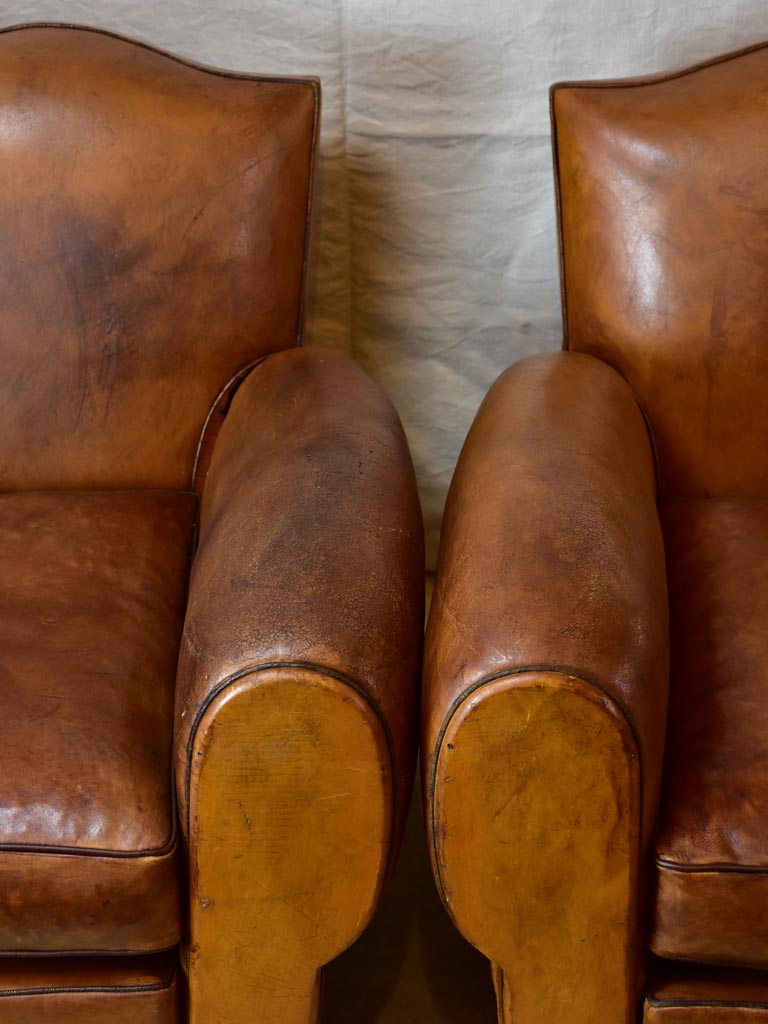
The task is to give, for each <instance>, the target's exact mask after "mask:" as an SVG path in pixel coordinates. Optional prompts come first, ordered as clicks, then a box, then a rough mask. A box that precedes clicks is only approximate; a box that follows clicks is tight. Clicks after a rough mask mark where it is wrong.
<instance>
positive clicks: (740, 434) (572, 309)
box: [552, 44, 768, 497]
mask: <svg viewBox="0 0 768 1024" xmlns="http://www.w3.org/2000/svg"><path fill="white" fill-rule="evenodd" d="M552 113H553V130H554V138H555V163H556V179H557V185H558V196H559V214H560V232H561V261H562V263H561V269H562V283H563V307H564V321H565V345H566V347H568V348H572V349H576V350H578V351H582V352H589V353H591V354H592V355H595V356H597V357H598V358H600V359H603V360H605V361H606V362H608V363H610V364H611V365H613V366H614V367H616V369H618V370H619V371H620V372H621V373H622V374H623V375H624V376H625V377H626V378H627V380H628V381H629V383H630V384H631V385H632V387H633V388H634V389H635V391H636V392H637V395H638V397H639V399H640V401H641V403H642V404H643V406H644V407H645V409H646V412H647V413H648V416H649V419H650V421H651V425H652V428H653V431H654V434H655V438H656V443H657V447H658V451H659V465H660V473H661V483H662V489H663V491H664V492H666V493H673V494H679V495H686V494H687V495H696V496H705V495H708V496H719V497H725V496H731V497H749V496H758V495H766V494H768V44H764V45H762V46H758V47H754V48H752V49H750V50H744V51H741V52H740V53H737V54H731V55H727V56H725V57H722V58H719V59H717V60H714V61H711V62H709V63H707V64H703V65H699V66H697V67H695V68H691V69H689V70H686V71H682V72H679V73H677V74H672V75H667V76H659V77H656V78H647V79H635V80H632V81H624V82H597V83H574V84H570V83H567V84H563V85H558V86H555V87H553V90H552Z"/></svg>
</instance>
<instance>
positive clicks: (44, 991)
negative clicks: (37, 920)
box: [0, 980, 172, 999]
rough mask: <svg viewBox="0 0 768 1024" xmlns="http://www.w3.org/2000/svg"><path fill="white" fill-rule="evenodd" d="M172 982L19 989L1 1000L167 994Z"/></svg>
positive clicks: (0, 996) (1, 993) (0, 997)
mask: <svg viewBox="0 0 768 1024" xmlns="http://www.w3.org/2000/svg"><path fill="white" fill-rule="evenodd" d="M171 984H172V981H171V980H169V981H160V982H153V983H152V984H151V985H77V986H72V987H67V986H63V985H51V986H50V987H46V988H42V987H40V988H17V989H12V990H11V991H7V992H0V999H7V998H8V997H10V996H58V995H70V994H71V995H83V994H85V993H89V992H102V993H112V994H114V995H130V994H133V993H134V992H165V991H167V990H168V989H169V988H170V987H171Z"/></svg>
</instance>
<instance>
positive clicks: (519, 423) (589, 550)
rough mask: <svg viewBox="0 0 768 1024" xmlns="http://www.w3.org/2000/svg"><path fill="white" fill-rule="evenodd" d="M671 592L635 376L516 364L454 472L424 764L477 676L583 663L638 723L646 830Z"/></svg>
mask: <svg viewBox="0 0 768 1024" xmlns="http://www.w3.org/2000/svg"><path fill="white" fill-rule="evenodd" d="M665 591H666V578H665V573H664V555H663V547H662V539H661V529H660V525H659V519H658V514H657V511H656V491H655V479H654V464H653V455H652V450H651V445H650V443H649V439H648V434H647V432H646V428H645V424H644V422H643V418H642V415H641V414H640V411H639V410H638V408H637V405H636V403H635V400H634V398H633V396H632V393H631V392H630V390H629V388H627V386H626V384H625V383H624V382H623V381H622V380H621V378H620V377H619V376H618V374H616V373H615V372H614V371H613V370H611V369H610V368H609V367H607V366H605V365H604V364H602V363H600V362H598V361H597V360H595V359H592V358H591V357H589V356H585V355H580V354H576V353H554V354H550V355H543V356H533V357H529V358H528V359H524V360H521V361H520V362H518V363H516V364H515V365H514V366H512V367H511V368H510V369H509V370H507V371H506V372H505V373H504V374H502V376H501V377H500V378H499V380H498V381H497V382H496V384H494V386H493V387H492V388H491V390H490V392H489V393H488V395H487V397H486V399H485V401H484V402H483V405H482V406H481V408H480V411H479V412H478V414H477V417H476V419H475V422H474V424H473V426H472V429H471V431H470V433H469V436H468V437H467V440H466V443H465V445H464V448H463V450H462V453H461V457H460V460H459V465H458V468H457V471H456V474H455V475H454V478H453V482H452V484H451V490H450V494H449V498H448V504H447V507H446V516H445V521H444V525H443V534H442V542H441V553H440V564H439V567H438V575H437V582H436V589H435V595H434V597H433V600H432V608H431V612H430V620H429V626H428V630H427V642H426V650H425V680H424V710H425V714H424V737H423V750H424V757H425V759H427V762H428V766H429V765H431V764H432V763H433V759H434V758H435V757H436V756H437V753H438V749H439V742H440V737H441V730H442V728H443V726H444V723H445V722H446V721H447V719H448V718H449V717H450V715H451V714H452V712H453V710H454V709H455V707H456V706H457V704H458V703H459V702H460V701H461V700H463V699H464V698H465V697H466V696H467V695H468V694H469V693H471V691H472V688H473V687H475V686H477V684H478V683H480V682H482V681H483V680H487V679H490V678H494V677H497V676H502V675H504V674H512V673H521V672H524V671H531V670H542V671H550V670H551V671H559V672H561V673H563V675H564V676H566V675H573V676H577V677H579V678H580V679H583V680H586V681H587V682H588V683H590V684H592V685H594V686H595V687H597V688H598V689H599V690H601V691H603V693H604V694H605V696H606V697H608V698H609V699H610V700H611V701H612V702H613V703H614V704H615V706H616V707H617V708H618V709H619V713H620V714H623V715H625V716H626V717H627V719H628V720H629V722H630V724H631V727H632V730H633V732H634V733H635V736H636V738H637V742H638V746H639V749H640V758H641V767H642V771H643V776H644V785H643V795H644V801H645V807H644V813H643V828H644V834H645V840H646V842H647V841H648V840H649V839H650V834H651V829H652V828H653V824H654V821H655V817H656V801H657V799H658V791H659V783H660V776H661V764H662V754H663V736H664V722H665V719H666V711H667V683H668V651H667V643H668V630H667V610H666V593H665ZM426 777H427V778H428V777H429V767H428V768H427V775H426ZM638 827H639V824H638Z"/></svg>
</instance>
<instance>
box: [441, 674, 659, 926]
mask: <svg viewBox="0 0 768 1024" xmlns="http://www.w3.org/2000/svg"><path fill="white" fill-rule="evenodd" d="M543 672H547V673H549V674H551V675H560V676H563V677H564V678H565V677H568V676H570V677H571V678H572V679H577V680H579V682H582V683H584V684H586V685H587V686H591V687H592V688H594V689H595V690H597V691H599V692H600V693H601V694H602V695H603V696H604V697H605V698H606V700H607V701H609V702H610V704H611V705H612V706H613V707H615V708H616V709H617V710H618V711H619V712H620V713H621V717H622V718H623V719H624V721H625V722H626V723H627V726H628V728H629V731H630V733H631V735H632V738H633V740H634V743H635V749H636V750H637V760H638V771H639V778H640V821H639V834H640V835H642V832H643V805H644V796H645V792H644V790H645V779H644V773H643V750H642V747H641V745H640V740H639V737H638V734H637V730H636V728H635V723H634V722H633V721H632V718H631V716H630V714H629V712H628V710H627V708H625V707H624V705H623V704H622V703H621V702H620V701H619V700H617V698H616V697H614V696H613V694H611V693H609V692H608V690H606V688H605V687H604V686H603V685H602V684H601V683H600V682H598V681H597V680H596V679H592V678H590V677H589V676H587V675H585V674H584V673H583V672H579V671H578V670H576V669H572V668H569V667H567V666H563V665H522V666H520V667H514V668H505V669H500V670H499V671H498V672H493V673H491V674H490V675H487V676H483V678H482V679H479V680H477V681H476V682H474V683H471V684H470V685H469V686H467V687H466V688H465V689H464V691H463V692H462V693H461V694H460V695H459V696H458V697H457V698H456V699H455V700H454V702H453V704H451V706H450V708H449V709H448V711H447V713H446V715H445V718H444V719H443V724H442V725H441V726H440V732H439V733H438V736H437V740H436V742H435V749H434V752H433V753H432V758H431V762H432V763H431V765H430V769H429V781H428V783H427V796H428V799H429V807H428V808H427V814H428V815H429V833H430V838H429V848H430V856H431V859H432V864H433V865H434V874H435V883H436V885H437V890H438V892H439V894H440V899H441V900H442V902H443V905H444V906H445V908H446V910H447V912H448V915H449V916H450V917H451V920H453V917H452V915H451V911H450V909H449V908H448V906H447V903H446V900H445V889H444V888H443V879H442V876H441V873H440V865H439V862H438V859H437V838H436V835H437V833H436V829H435V783H436V775H437V762H438V759H439V757H440V751H441V750H442V746H443V740H444V739H445V734H446V732H447V731H448V727H449V725H450V724H451V721H452V719H453V717H454V715H455V714H456V712H457V711H458V710H459V708H460V707H461V705H462V704H464V702H465V701H466V700H468V698H469V697H471V696H472V694H473V693H475V691H476V690H479V689H480V687H481V686H485V684H486V683H492V682H495V681H496V680H498V679H505V678H512V677H514V676H520V675H528V674H530V675H535V674H536V673H543Z"/></svg>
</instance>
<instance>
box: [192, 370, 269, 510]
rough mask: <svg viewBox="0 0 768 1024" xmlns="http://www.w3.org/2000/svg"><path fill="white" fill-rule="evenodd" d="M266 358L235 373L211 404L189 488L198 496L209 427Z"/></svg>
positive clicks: (196, 452)
mask: <svg viewBox="0 0 768 1024" xmlns="http://www.w3.org/2000/svg"><path fill="white" fill-rule="evenodd" d="M266 358H267V356H260V357H259V358H258V359H254V360H253V362H252V363H248V365H247V366H244V367H243V368H242V369H241V370H238V371H237V373H234V374H233V375H232V376H231V377H230V378H229V380H228V381H227V383H226V384H225V385H224V387H223V388H222V389H221V391H219V393H218V394H217V395H216V397H215V398H214V400H213V402H212V403H211V407H210V409H209V410H208V412H207V414H206V417H205V419H204V420H203V428H202V430H201V431H200V439H199V440H198V442H197V449H196V451H195V459H194V462H193V463H192V480H191V481H190V485H189V486H190V489H191V491H192V493H193V494H195V495H197V494H198V492H197V491H196V490H195V488H196V486H197V482H198V481H197V471H198V469H199V468H200V456H201V455H202V453H203V445H204V444H205V439H206V435H207V433H208V427H209V426H210V425H211V420H212V419H213V417H214V415H215V414H216V410H217V409H218V408H219V406H220V405H221V404H222V403H224V401H225V400H226V402H227V410H226V411H225V412H224V415H225V416H226V413H227V411H228V410H229V404H231V402H232V399H233V398H234V397H235V394H236V393H237V389H238V388H239V387H240V385H241V384H242V383H243V382H244V380H245V378H246V377H248V376H249V375H250V373H251V370H255V369H256V367H257V366H259V365H260V364H261V363H263V362H264V360H265V359H266Z"/></svg>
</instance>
